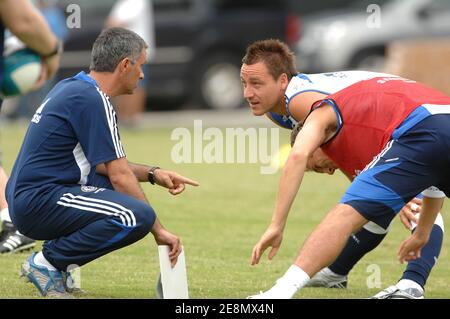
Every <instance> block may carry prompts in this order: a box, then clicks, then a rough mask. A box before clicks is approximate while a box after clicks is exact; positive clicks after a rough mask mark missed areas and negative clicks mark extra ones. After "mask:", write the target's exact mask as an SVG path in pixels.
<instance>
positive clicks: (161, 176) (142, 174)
mask: <svg viewBox="0 0 450 319" xmlns="http://www.w3.org/2000/svg"><path fill="white" fill-rule="evenodd" d="M127 163H128V166H129V169H130V170H131V172H133V174H134V176H135V179H136V180H137V181H138V182H141V183H145V182H148V171H149V169H150V167H151V166H148V165H142V164H135V163H131V162H128V161H127ZM96 172H97V173H98V174H101V175H105V176H108V177H109V175H108V174H107V170H106V167H105V164H99V165H97V167H96ZM155 182H156V184H158V185H159V186H162V187H166V188H168V189H169V193H171V194H172V195H178V194H180V193H182V192H183V191H184V190H185V187H186V186H185V185H186V184H189V185H192V186H198V185H199V183H198V182H196V181H194V180H192V179H189V178H187V177H184V176H181V175H179V174H177V173H175V172H172V171H168V170H164V169H157V170H156V171H155Z"/></svg>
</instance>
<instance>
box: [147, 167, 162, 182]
mask: <svg viewBox="0 0 450 319" xmlns="http://www.w3.org/2000/svg"><path fill="white" fill-rule="evenodd" d="M157 169H160V167H158V166H153V167H151V168H150V169H149V170H148V173H147V179H148V181H149V183H150V184H152V185H155V171H156V170H157Z"/></svg>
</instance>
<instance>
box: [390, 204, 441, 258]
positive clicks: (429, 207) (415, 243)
mask: <svg viewBox="0 0 450 319" xmlns="http://www.w3.org/2000/svg"><path fill="white" fill-rule="evenodd" d="M443 203H444V198H431V197H426V196H424V197H423V200H422V209H421V212H420V218H419V221H418V223H417V227H416V230H415V231H414V233H413V234H412V235H411V236H410V237H409V238H408V239H406V240H405V241H404V242H403V243H402V245H401V246H400V249H399V251H398V257H399V260H400V262H401V263H403V262H404V261H410V260H415V259H417V258H420V256H421V249H422V247H423V246H425V244H426V243H427V242H428V239H429V237H430V233H431V230H432V229H433V225H434V221H435V220H436V217H437V215H438V213H439V211H440V210H441V208H442V205H443Z"/></svg>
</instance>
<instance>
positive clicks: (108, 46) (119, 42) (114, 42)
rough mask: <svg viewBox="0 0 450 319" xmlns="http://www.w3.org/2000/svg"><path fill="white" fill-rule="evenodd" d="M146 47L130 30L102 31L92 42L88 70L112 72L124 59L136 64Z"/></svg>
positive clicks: (112, 29)
mask: <svg viewBox="0 0 450 319" xmlns="http://www.w3.org/2000/svg"><path fill="white" fill-rule="evenodd" d="M147 47H148V45H147V44H146V43H145V41H144V40H143V39H142V38H141V37H140V36H139V35H137V34H136V33H135V32H133V31H131V30H127V29H124V28H110V29H105V30H103V31H102V32H101V33H100V35H99V36H98V37H97V39H96V40H95V42H94V45H93V47H92V54H91V64H90V66H89V69H90V70H91V71H97V72H114V70H115V69H116V67H117V65H118V64H119V63H120V61H122V60H123V59H124V58H129V59H130V60H131V61H132V62H133V63H135V62H136V60H137V58H138V57H139V54H141V52H142V50H143V49H146V48H147Z"/></svg>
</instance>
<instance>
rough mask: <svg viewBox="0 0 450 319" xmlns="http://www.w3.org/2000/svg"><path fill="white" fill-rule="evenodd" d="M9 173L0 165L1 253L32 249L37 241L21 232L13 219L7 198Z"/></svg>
mask: <svg viewBox="0 0 450 319" xmlns="http://www.w3.org/2000/svg"><path fill="white" fill-rule="evenodd" d="M7 182H8V175H6V172H5V170H4V169H3V167H2V166H0V220H1V225H2V226H1V231H0V254H8V253H15V252H20V251H23V250H27V249H31V248H33V247H34V246H35V245H36V241H35V240H33V239H31V238H29V237H27V236H24V235H23V234H21V233H20V232H19V231H18V230H17V228H16V227H15V226H14V224H13V223H12V221H11V217H10V216H9V211H8V203H7V202H6V198H5V188H6V183H7Z"/></svg>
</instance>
